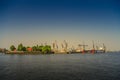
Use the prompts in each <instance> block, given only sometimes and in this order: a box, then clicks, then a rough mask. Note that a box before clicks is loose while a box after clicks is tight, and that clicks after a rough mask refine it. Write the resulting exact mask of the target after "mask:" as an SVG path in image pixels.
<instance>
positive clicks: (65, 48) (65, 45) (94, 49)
mask: <svg viewBox="0 0 120 80" xmlns="http://www.w3.org/2000/svg"><path fill="white" fill-rule="evenodd" d="M92 44H93V45H92V48H91V49H86V47H87V46H88V45H86V44H85V43H84V42H83V44H78V48H77V49H75V48H69V49H68V43H67V42H66V41H65V40H64V41H63V43H61V50H59V49H58V44H57V41H55V42H54V43H53V45H52V46H53V49H52V51H53V52H54V53H55V54H58V53H60V54H61V53H66V54H72V53H83V54H85V53H91V54H94V53H105V52H106V46H105V45H104V43H103V44H102V47H99V46H97V45H96V47H95V44H94V41H92Z"/></svg>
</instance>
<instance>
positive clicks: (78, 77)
mask: <svg viewBox="0 0 120 80" xmlns="http://www.w3.org/2000/svg"><path fill="white" fill-rule="evenodd" d="M0 80H120V53H104V54H48V55H18V54H15V55H12V54H11V55H10V54H3V53H0Z"/></svg>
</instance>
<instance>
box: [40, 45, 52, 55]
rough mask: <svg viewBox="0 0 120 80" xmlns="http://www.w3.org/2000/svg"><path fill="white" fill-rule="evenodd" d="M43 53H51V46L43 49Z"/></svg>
mask: <svg viewBox="0 0 120 80" xmlns="http://www.w3.org/2000/svg"><path fill="white" fill-rule="evenodd" d="M42 52H43V53H49V52H51V46H49V45H46V46H44V47H42Z"/></svg>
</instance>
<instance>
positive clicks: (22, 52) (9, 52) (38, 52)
mask: <svg viewBox="0 0 120 80" xmlns="http://www.w3.org/2000/svg"><path fill="white" fill-rule="evenodd" d="M53 53H54V52H47V53H43V52H41V51H6V52H5V54H53Z"/></svg>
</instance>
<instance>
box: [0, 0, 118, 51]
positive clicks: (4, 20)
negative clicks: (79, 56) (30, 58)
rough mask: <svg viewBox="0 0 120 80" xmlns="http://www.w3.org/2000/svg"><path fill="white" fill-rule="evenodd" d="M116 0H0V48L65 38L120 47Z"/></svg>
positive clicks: (50, 41)
mask: <svg viewBox="0 0 120 80" xmlns="http://www.w3.org/2000/svg"><path fill="white" fill-rule="evenodd" d="M119 3H120V1H119V0H1V1H0V48H8V49H9V46H10V45H12V44H13V45H15V46H16V47H17V45H18V44H19V43H23V44H25V45H29V46H32V45H36V44H41V43H45V42H47V43H48V44H52V43H53V42H54V41H55V40H57V42H58V43H59V44H61V43H62V42H63V40H66V41H67V42H68V44H70V46H72V45H73V46H75V47H77V44H79V43H80V44H82V43H83V41H84V42H85V43H86V44H88V45H90V47H91V46H92V40H94V42H95V43H98V44H102V43H104V44H105V45H106V46H107V50H120V42H119V41H120V5H119Z"/></svg>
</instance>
